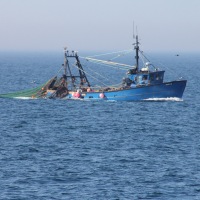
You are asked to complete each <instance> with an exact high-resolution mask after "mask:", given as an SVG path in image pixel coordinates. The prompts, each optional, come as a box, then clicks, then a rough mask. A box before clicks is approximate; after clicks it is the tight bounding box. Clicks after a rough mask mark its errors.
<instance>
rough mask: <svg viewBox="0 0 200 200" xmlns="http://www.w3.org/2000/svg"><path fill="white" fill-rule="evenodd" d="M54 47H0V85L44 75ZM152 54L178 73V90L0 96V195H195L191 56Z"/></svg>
mask: <svg viewBox="0 0 200 200" xmlns="http://www.w3.org/2000/svg"><path fill="white" fill-rule="evenodd" d="M62 56H63V55H62V53H48V54H47V53H2V52H1V53H0V70H1V73H0V81H1V85H0V93H7V92H12V91H18V90H23V89H28V88H32V87H36V86H38V85H40V84H42V83H44V82H46V81H47V80H48V79H50V78H51V77H52V76H54V75H55V74H56V72H57V71H58V70H59V69H60V67H61V64H62V61H63V57H62ZM153 56H154V58H155V61H158V60H161V63H164V66H166V68H164V69H165V70H166V75H165V79H166V80H174V79H176V78H178V77H180V76H182V77H184V78H185V79H187V80H188V83H187V87H186V90H185V93H184V95H183V100H176V99H174V100H166V101H158V100H156V99H155V100H152V101H139V102H109V101H73V100H51V99H29V100H28V99H4V98H0V111H1V112H0V199H2V200H27V199H28V200H62V199H63V200H64V199H65V200H66V199H73V200H76V199H77V200H79V199H109V200H117V199H120V200H121V199H160V200H165V199H166V200H169V199H175V200H188V199H192V200H193V199H194V200H198V199H200V125H199V118H200V101H199V95H200V89H199V81H198V80H199V77H200V72H199V71H200V70H199V69H200V56H199V55H198V54H195V53H193V54H192V53H191V54H181V55H180V56H179V57H177V56H175V55H174V54H155V55H152V57H153ZM133 58H134V57H133ZM85 65H87V64H85V63H84V66H85ZM86 67H87V66H86ZM95 70H96V71H98V70H99V72H100V71H102V69H101V68H100V67H99V66H96V67H95ZM106 70H107V71H106ZM103 72H104V75H106V74H107V75H108V78H109V77H112V78H110V79H112V80H116V81H118V80H119V81H121V80H122V77H121V75H122V76H123V74H125V73H126V71H123V73H122V72H121V71H120V72H118V71H117V72H114V70H113V69H112V70H110V69H107V68H104V69H103ZM110 73H113V74H112V75H110Z"/></svg>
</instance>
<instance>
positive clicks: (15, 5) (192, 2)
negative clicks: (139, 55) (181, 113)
mask: <svg viewBox="0 0 200 200" xmlns="http://www.w3.org/2000/svg"><path fill="white" fill-rule="evenodd" d="M133 20H134V22H135V25H137V30H138V33H139V37H140V39H141V40H140V42H141V47H142V49H143V50H146V51H149V50H151V49H152V50H153V51H179V52H180V51H181V52H182V51H199V52H200V0H0V27H1V28H0V51H8V50H17V51H23V50H29V51H31V50H33V51H37V50H38V51H41V50H51V51H52V50H56V51H57V50H60V49H62V48H63V47H64V46H67V47H68V48H69V49H74V50H105V51H110V50H111V51H112V50H124V49H130V48H132V43H133V37H132V35H133Z"/></svg>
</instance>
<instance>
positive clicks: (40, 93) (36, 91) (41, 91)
mask: <svg viewBox="0 0 200 200" xmlns="http://www.w3.org/2000/svg"><path fill="white" fill-rule="evenodd" d="M55 78H56V77H54V78H52V79H50V80H49V81H48V82H46V83H45V84H42V85H40V86H38V87H36V88H32V89H28V90H22V91H17V92H11V93H6V94H0V98H17V97H29V98H43V97H45V92H46V90H47V89H48V88H49V86H50V85H51V84H52V82H53V81H54V80H55Z"/></svg>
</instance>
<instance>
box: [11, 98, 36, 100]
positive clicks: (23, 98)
mask: <svg viewBox="0 0 200 200" xmlns="http://www.w3.org/2000/svg"><path fill="white" fill-rule="evenodd" d="M14 98H15V99H24V100H26V99H35V98H32V97H14Z"/></svg>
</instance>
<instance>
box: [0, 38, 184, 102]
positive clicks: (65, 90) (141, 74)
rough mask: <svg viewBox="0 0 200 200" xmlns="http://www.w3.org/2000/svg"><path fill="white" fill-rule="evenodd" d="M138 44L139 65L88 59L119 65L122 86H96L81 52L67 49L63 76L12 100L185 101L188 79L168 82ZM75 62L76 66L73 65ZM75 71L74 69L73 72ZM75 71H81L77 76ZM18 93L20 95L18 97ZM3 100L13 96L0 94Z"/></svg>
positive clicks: (137, 60) (89, 59)
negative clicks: (85, 68)
mask: <svg viewBox="0 0 200 200" xmlns="http://www.w3.org/2000/svg"><path fill="white" fill-rule="evenodd" d="M135 39H136V42H135V43H134V49H133V51H134V52H135V59H134V60H135V64H134V65H127V64H122V63H117V62H113V61H111V60H99V59H96V58H94V57H85V59H86V60H87V61H89V62H93V63H101V64H104V65H112V66H118V67H121V68H124V69H126V73H125V77H124V78H123V79H121V83H120V84H119V85H118V86H107V85H106V86H96V85H94V86H93V85H92V84H91V83H90V81H89V79H88V76H87V75H88V73H87V72H86V71H85V70H84V68H83V65H82V64H81V62H80V57H79V56H78V52H75V51H72V52H69V51H68V50H67V48H64V64H63V65H62V69H63V71H64V72H63V74H62V76H61V77H58V76H55V77H53V78H52V79H50V80H49V81H48V82H47V83H46V84H44V85H43V86H41V87H38V88H36V89H34V90H30V91H29V92H28V93H27V92H22V93H15V94H14V95H10V96H12V97H14V96H15V97H16V96H17V97H19V96H23V95H25V96H27V97H31V98H49V99H55V98H61V99H70V100H72V99H73V100H111V101H141V100H148V99H155V98H156V99H163V98H164V99H166V98H179V99H181V98H182V96H183V93H184V90H185V87H186V83H187V80H183V79H178V80H173V81H168V82H164V74H165V71H164V70H160V69H158V68H157V67H155V66H154V65H153V64H152V63H151V62H150V61H149V60H148V59H147V58H146V57H145V55H144V54H143V52H142V51H141V50H140V48H139V45H140V43H139V40H138V35H137V36H136V37H135ZM140 54H141V55H142V56H143V58H146V59H147V61H148V62H145V63H143V66H140V61H139V56H140ZM70 59H74V60H75V62H74V64H72V65H71V64H70V63H71V62H69V60H70ZM72 68H74V69H72ZM74 70H76V71H77V73H76V74H75V72H74ZM16 94H17V95H16ZM0 97H9V95H8V96H6V95H4V96H2V95H0Z"/></svg>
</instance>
